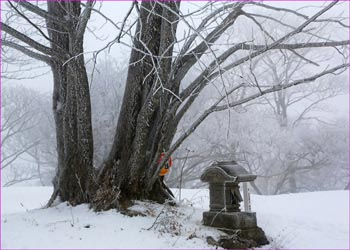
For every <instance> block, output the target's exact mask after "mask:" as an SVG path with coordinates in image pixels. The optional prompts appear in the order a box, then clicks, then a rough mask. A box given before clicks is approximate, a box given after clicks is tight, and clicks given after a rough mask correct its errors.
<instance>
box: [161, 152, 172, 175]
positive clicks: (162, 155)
mask: <svg viewBox="0 0 350 250" xmlns="http://www.w3.org/2000/svg"><path fill="white" fill-rule="evenodd" d="M164 155H165V153H164V152H163V153H161V154H160V157H159V160H158V164H160V163H161V162H162V160H163V157H164ZM172 165H173V160H172V159H171V156H170V157H169V160H168V162H167V163H165V166H164V167H162V169H161V170H160V172H159V176H164V175H166V174H168V173H169V169H170V168H171V166H172Z"/></svg>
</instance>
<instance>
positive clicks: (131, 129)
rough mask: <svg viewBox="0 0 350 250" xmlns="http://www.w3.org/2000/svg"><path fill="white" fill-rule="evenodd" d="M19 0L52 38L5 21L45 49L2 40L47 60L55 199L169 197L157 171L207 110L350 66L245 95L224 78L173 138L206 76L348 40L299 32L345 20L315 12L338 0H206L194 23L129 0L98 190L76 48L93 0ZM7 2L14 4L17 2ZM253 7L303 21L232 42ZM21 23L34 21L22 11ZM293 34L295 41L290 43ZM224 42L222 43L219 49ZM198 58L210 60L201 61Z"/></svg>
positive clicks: (112, 203)
mask: <svg viewBox="0 0 350 250" xmlns="http://www.w3.org/2000/svg"><path fill="white" fill-rule="evenodd" d="M18 4H19V5H20V6H22V7H23V8H26V9H27V10H29V11H31V12H34V13H36V14H38V15H40V16H42V17H44V18H45V19H46V22H47V27H48V33H49V37H47V38H46V39H47V40H49V43H50V45H51V46H50V47H47V46H44V45H42V44H38V43H36V42H34V41H33V40H32V39H31V38H29V37H27V36H26V37H23V36H24V34H22V33H18V32H17V31H16V30H14V29H12V28H11V27H10V26H8V25H6V24H2V29H3V31H4V32H6V33H8V34H10V35H11V36H13V37H15V38H16V39H17V40H20V41H21V42H23V43H26V44H28V45H30V46H31V47H32V48H33V49H35V50H37V51H39V52H41V53H40V54H37V53H34V52H33V51H32V50H30V51H28V49H27V48H25V47H23V46H20V45H19V44H18V43H16V42H13V41H3V45H5V46H10V47H12V48H15V49H17V50H21V51H22V52H24V53H27V55H30V54H31V56H32V57H36V58H37V59H40V60H43V61H46V62H48V63H49V64H50V65H51V68H52V71H53V73H54V86H55V88H54V106H53V107H54V113H55V121H56V131H57V144H58V155H59V156H58V159H59V161H58V162H59V163H58V164H59V168H58V169H59V171H58V175H57V178H56V182H55V192H54V195H53V198H54V197H56V196H57V195H59V196H60V197H61V199H62V200H64V201H65V200H67V201H70V202H71V203H72V204H78V203H81V202H92V203H93V206H94V207H95V208H96V209H109V208H113V207H118V208H123V207H125V206H128V205H129V204H130V201H132V200H134V199H150V200H155V201H158V202H165V201H166V200H167V199H169V198H171V196H170V194H169V192H168V190H167V188H166V187H165V186H164V185H163V184H162V182H161V181H160V179H159V176H158V174H159V171H160V169H161V168H162V166H163V165H164V163H165V162H166V161H167V159H168V157H169V156H170V155H171V154H172V153H173V152H174V151H175V150H176V149H177V148H178V147H179V146H180V145H181V144H182V143H183V141H184V140H185V139H186V138H188V136H189V135H191V134H192V133H193V131H195V130H196V129H197V127H198V126H199V125H200V124H201V123H202V122H203V121H204V120H205V119H206V118H207V117H208V116H209V115H210V114H212V113H214V112H219V111H223V110H227V109H229V108H233V107H236V106H239V105H242V104H244V103H247V102H249V101H251V100H254V99H256V98H258V97H260V96H263V95H265V94H268V93H273V92H275V91H279V90H282V89H286V88H289V87H292V86H296V85H300V84H306V83H309V82H313V81H314V80H316V79H318V78H320V77H322V76H324V75H327V74H333V73H338V72H340V71H344V70H346V69H347V68H348V67H349V64H348V63H346V62H340V63H339V64H338V65H335V66H332V67H322V69H321V70H319V71H318V73H314V74H312V73H311V74H309V75H307V76H303V77H302V78H300V79H293V80H291V81H289V82H286V83H284V84H282V83H280V84H278V85H273V84H271V83H267V84H263V85H261V83H260V82H259V79H256V81H255V85H254V86H250V87H252V88H251V90H250V91H249V93H248V94H247V95H246V96H244V97H243V98H238V99H237V98H236V99H232V98H231V97H232V96H236V95H235V94H236V93H238V92H239V91H242V90H243V89H244V87H246V85H247V83H245V82H242V80H239V78H232V82H230V83H229V84H224V83H223V86H224V91H223V92H222V96H221V97H220V98H219V99H218V100H216V101H215V102H214V103H212V105H211V106H210V107H209V108H208V109H206V110H204V112H203V113H202V114H200V115H199V116H197V118H196V119H195V120H194V121H193V122H192V124H191V125H190V126H189V127H188V129H187V130H186V131H185V132H184V133H183V134H181V135H179V136H178V138H176V140H174V137H175V134H176V130H177V127H178V124H179V122H180V121H181V120H182V118H183V116H184V115H185V114H186V113H187V111H188V110H189V108H190V107H191V106H192V104H193V103H194V102H195V100H196V99H197V97H198V96H199V95H200V93H201V92H202V91H203V90H204V89H205V88H206V86H207V85H208V84H209V83H211V82H213V81H217V80H220V79H221V76H223V75H224V74H225V73H226V72H230V71H231V72H232V71H234V70H235V68H236V67H238V66H240V65H244V64H246V63H250V62H252V61H254V60H255V59H257V58H258V57H259V56H261V55H263V54H264V53H266V52H270V51H271V53H272V51H274V53H280V52H281V51H283V50H292V51H297V50H298V49H306V48H310V49H311V48H317V49H318V50H319V51H321V49H320V48H323V47H343V46H346V45H348V44H349V41H348V40H343V41H329V40H327V41H321V42H312V41H304V40H302V39H301V40H300V41H299V40H298V37H299V36H300V35H301V34H302V35H305V36H309V37H313V35H314V34H313V33H310V31H309V30H307V28H308V27H309V26H310V25H316V26H317V24H318V23H320V22H326V23H335V24H336V25H339V26H340V27H341V28H344V29H345V30H346V31H347V30H348V26H346V25H344V24H343V23H342V22H341V21H339V20H334V19H321V18H320V16H321V15H323V14H324V13H326V12H327V11H328V10H330V9H331V8H332V7H334V6H335V5H336V4H337V2H332V3H330V4H328V5H327V6H325V7H324V8H322V9H320V10H319V11H318V12H317V13H315V14H314V15H312V16H311V17H308V16H305V15H303V14H300V13H298V12H296V11H293V10H288V9H284V8H276V7H271V6H269V5H265V4H262V3H255V2H249V3H243V2H242V3H220V4H219V3H215V4H212V3H209V4H206V5H205V6H204V7H202V8H201V9H199V10H198V11H196V12H193V13H192V15H194V14H198V13H201V14H203V15H204V18H203V19H202V21H201V23H200V24H199V25H192V24H191V23H192V22H191V21H190V20H189V18H191V14H189V15H186V14H182V13H181V11H180V9H179V6H180V2H157V1H154V2H141V3H136V2H134V3H133V4H132V9H135V10H136V12H137V13H138V18H137V20H136V30H135V33H133V32H134V30H133V29H130V28H128V29H127V28H126V27H124V23H123V24H122V25H121V27H120V28H121V33H120V35H118V36H117V38H116V40H115V42H120V43H123V42H122V41H121V38H122V35H129V36H131V37H132V39H133V41H132V45H131V47H132V51H131V56H130V61H129V68H128V75H127V79H126V86H125V93H124V98H123V102H122V106H121V110H120V115H119V118H118V123H117V128H116V131H115V136H114V142H113V145H112V149H111V151H110V153H109V156H108V157H107V159H106V161H105V162H104V164H103V165H102V166H101V169H100V171H99V174H98V178H97V180H96V181H97V184H98V188H97V191H96V192H94V191H95V189H94V184H95V183H94V181H93V180H92V179H93V176H92V173H93V172H92V162H93V159H92V157H93V150H92V145H93V140H92V132H91V131H92V129H91V107H90V100H89V88H88V87H89V84H88V81H87V76H86V70H85V64H84V57H83V52H84V51H83V46H82V45H83V35H84V31H85V28H86V24H87V21H88V19H89V17H90V14H91V12H92V10H93V8H92V7H93V3H92V2H87V4H86V5H84V6H85V7H84V8H83V9H84V10H83V11H82V10H81V7H80V2H79V1H77V2H71V3H67V2H48V11H43V10H42V9H38V7H37V6H34V5H31V4H29V3H28V2H24V1H20V2H18ZM11 7H12V9H13V10H18V9H17V8H16V7H15V6H14V5H11ZM251 7H252V9H253V10H254V8H257V9H273V10H274V11H276V12H281V11H282V12H285V13H286V14H290V15H292V16H294V18H296V17H298V18H299V20H300V22H299V24H298V25H297V26H295V27H294V26H293V27H289V28H288V29H286V30H287V31H286V32H284V33H283V34H281V35H279V36H278V37H276V38H273V39H272V38H271V37H267V38H266V39H265V40H261V39H260V40H254V39H253V40H252V41H247V40H243V41H238V42H235V43H229V44H225V43H224V42H223V41H222V40H220V39H221V38H223V37H224V34H225V33H227V32H232V31H234V28H235V25H236V24H237V23H239V22H238V20H239V19H240V18H242V17H245V16H247V15H248V14H247V12H246V11H245V10H246V9H250V8H251ZM132 9H131V10H130V11H132ZM209 10H210V12H209ZM94 11H95V12H98V10H94ZM208 12H209V13H208ZM100 14H102V15H103V13H100ZM129 14H130V13H129ZM248 16H249V15H248ZM24 18H25V16H24ZM126 19H127V18H126ZM26 20H27V21H30V20H29V19H28V18H27V19H26ZM180 22H181V23H183V24H184V25H185V26H187V27H188V29H189V31H188V32H186V33H185V35H184V36H183V37H182V38H178V37H177V36H176V34H177V28H178V24H179V23H180ZM276 23H278V22H276ZM255 25H256V26H257V27H258V28H259V29H260V32H261V34H265V32H264V27H263V25H264V23H263V22H256V23H255ZM37 28H38V27H37ZM42 35H43V36H44V37H45V35H44V34H42ZM263 36H264V35H263ZM292 37H294V38H295V40H293V43H289V42H290V39H291V38H292ZM222 44H224V45H226V46H220V45H222ZM33 53H34V54H33ZM204 58H207V59H206V60H207V61H206V62H208V60H209V63H205V62H204V60H203V59H204ZM195 68H196V69H198V68H199V69H200V70H199V73H198V75H197V77H196V79H195V80H193V81H191V82H186V81H184V79H185V76H186V75H187V74H188V72H189V71H190V70H193V69H195ZM162 152H165V156H164V158H163V160H162V162H161V163H160V164H159V162H158V160H159V156H160V154H161V153H162Z"/></svg>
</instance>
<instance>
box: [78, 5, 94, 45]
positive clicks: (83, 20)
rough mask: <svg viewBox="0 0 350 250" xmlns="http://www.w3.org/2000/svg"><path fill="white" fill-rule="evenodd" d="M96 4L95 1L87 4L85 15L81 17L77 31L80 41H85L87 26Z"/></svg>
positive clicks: (82, 14)
mask: <svg viewBox="0 0 350 250" xmlns="http://www.w3.org/2000/svg"><path fill="white" fill-rule="evenodd" d="M94 4H95V1H88V2H87V3H86V4H85V9H84V11H83V13H81V15H80V18H79V24H78V27H77V31H76V32H77V33H76V34H77V39H78V40H79V39H83V36H84V33H85V30H86V26H87V23H88V21H89V19H90V16H91V12H92V9H93V5H94Z"/></svg>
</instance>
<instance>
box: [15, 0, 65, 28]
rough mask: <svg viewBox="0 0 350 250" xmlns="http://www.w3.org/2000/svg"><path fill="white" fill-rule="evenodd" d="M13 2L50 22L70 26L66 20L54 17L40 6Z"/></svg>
mask: <svg viewBox="0 0 350 250" xmlns="http://www.w3.org/2000/svg"><path fill="white" fill-rule="evenodd" d="M13 1H14V2H17V3H18V4H19V5H20V6H22V7H23V8H25V9H27V10H29V11H30V12H33V13H35V14H37V15H38V16H41V17H43V18H45V19H46V20H50V21H52V22H55V23H57V24H60V25H64V26H67V25H68V22H66V21H65V20H64V19H61V18H57V17H55V16H53V15H50V14H49V13H48V12H47V11H46V10H43V9H41V8H39V7H38V6H36V5H34V4H32V3H30V2H28V1H23V0H13Z"/></svg>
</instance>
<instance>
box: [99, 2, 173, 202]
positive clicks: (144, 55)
mask: <svg viewBox="0 0 350 250" xmlns="http://www.w3.org/2000/svg"><path fill="white" fill-rule="evenodd" d="M162 4H163V5H167V6H168V7H169V8H170V9H172V10H174V11H175V13H176V12H177V11H178V3H176V2H169V3H162ZM140 10H141V11H140V17H139V22H138V25H137V29H136V35H135V39H134V42H133V45H134V47H135V49H134V50H132V52H131V56H130V66H129V70H128V76H127V81H126V89H125V94H124V99H123V104H122V107H121V112H120V116H119V120H118V125H117V129H116V135H115V138H114V143H113V148H112V150H111V152H110V154H109V157H108V160H107V161H106V162H105V164H104V166H103V167H102V169H101V171H100V175H99V184H100V188H99V190H98V192H97V195H96V197H95V201H94V207H95V208H96V209H109V208H111V207H120V208H122V207H123V206H124V205H128V204H129V201H131V200H134V199H148V200H154V201H157V202H165V201H166V200H167V199H171V195H170V193H169V192H168V191H167V188H166V187H165V186H164V184H163V183H162V181H161V180H160V179H158V180H157V181H156V182H154V183H152V184H151V185H150V183H149V180H148V179H147V178H146V177H147V176H148V175H149V174H148V172H149V171H152V170H151V169H150V168H149V167H150V163H151V162H153V161H154V160H155V159H158V158H159V156H160V153H161V152H162V151H165V150H167V149H168V148H169V145H170V143H168V144H167V145H166V144H163V143H162V140H163V138H162V137H161V136H159V131H158V130H159V129H161V128H162V127H163V125H164V121H165V120H164V117H165V113H163V112H165V111H166V110H167V105H168V104H169V98H170V97H171V96H170V95H168V94H167V93H165V89H164V88H166V87H168V85H169V82H170V81H169V79H168V75H170V74H169V73H170V70H171V62H172V58H171V56H172V53H173V42H174V39H175V36H174V34H176V22H172V21H175V20H176V18H177V16H176V15H174V14H173V13H172V12H171V11H169V10H168V8H167V7H163V6H162V5H161V4H159V3H157V2H142V3H141V8H140ZM162 87H164V88H162ZM164 96H166V99H164ZM162 105H165V108H164V106H162ZM174 134H175V133H173V134H172V136H171V138H170V139H169V140H168V141H170V142H171V140H172V138H173V136H174ZM153 171H154V170H153Z"/></svg>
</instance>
